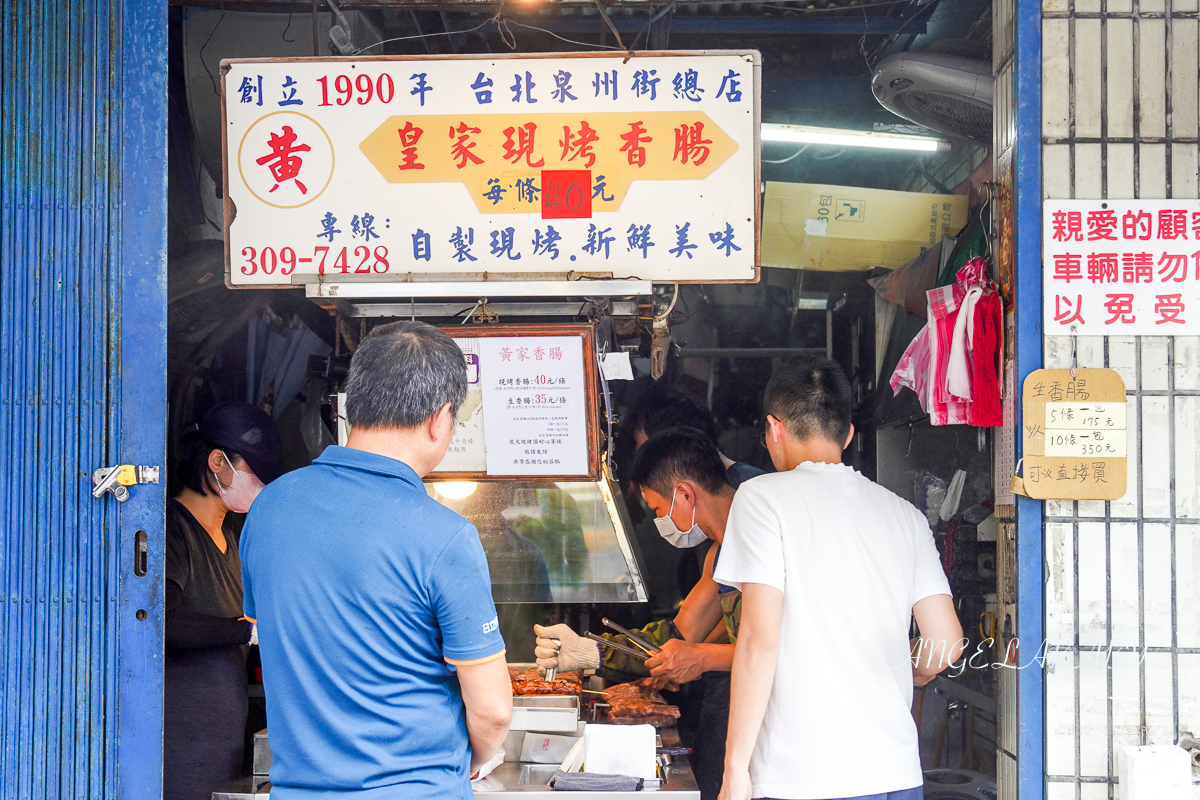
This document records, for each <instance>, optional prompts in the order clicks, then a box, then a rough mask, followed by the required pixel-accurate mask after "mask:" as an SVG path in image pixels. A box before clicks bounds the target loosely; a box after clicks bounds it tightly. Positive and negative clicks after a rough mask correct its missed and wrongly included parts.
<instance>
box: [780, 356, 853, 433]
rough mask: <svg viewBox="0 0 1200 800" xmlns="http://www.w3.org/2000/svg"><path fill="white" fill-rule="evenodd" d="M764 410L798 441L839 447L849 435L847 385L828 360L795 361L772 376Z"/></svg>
mask: <svg viewBox="0 0 1200 800" xmlns="http://www.w3.org/2000/svg"><path fill="white" fill-rule="evenodd" d="M763 410H764V411H765V412H766V413H767V414H770V415H771V416H773V417H775V418H776V419H777V420H779V421H780V422H782V423H783V424H784V426H785V427H786V428H787V430H788V432H789V433H790V434H791V435H792V436H795V437H796V438H797V439H799V440H800V441H805V440H809V439H817V438H821V439H828V440H830V441H831V442H837V443H838V444H839V445H840V444H843V443H844V442H845V441H846V435H847V434H849V433H850V381H848V380H847V379H846V373H844V372H842V368H841V367H839V366H838V365H837V363H836V362H834V361H831V360H830V359H828V358H820V359H814V358H804V357H801V358H794V359H792V360H791V361H788V362H786V363H785V364H783V366H781V367H780V368H779V369H777V370H775V373H774V374H773V375H771V380H770V381H768V382H767V390H766V392H765V393H764V395H763Z"/></svg>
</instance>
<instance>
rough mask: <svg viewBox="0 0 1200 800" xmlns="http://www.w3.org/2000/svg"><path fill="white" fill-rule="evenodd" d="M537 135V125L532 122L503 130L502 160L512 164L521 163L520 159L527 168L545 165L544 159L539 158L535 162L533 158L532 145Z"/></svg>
mask: <svg viewBox="0 0 1200 800" xmlns="http://www.w3.org/2000/svg"><path fill="white" fill-rule="evenodd" d="M536 135H537V125H536V124H534V123H532V122H526V123H525V124H524V125H520V126H515V127H512V128H505V129H504V158H505V159H506V160H508V161H511V162H512V163H513V164H519V163H521V159H522V158H524V159H525V166H527V167H541V166H544V165H545V164H546V159H544V158H539V159H538V160H537V161H536V162H534V161H532V160H531V159H532V158H533V143H534V138H535V137H536Z"/></svg>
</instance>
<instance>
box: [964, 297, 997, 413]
mask: <svg viewBox="0 0 1200 800" xmlns="http://www.w3.org/2000/svg"><path fill="white" fill-rule="evenodd" d="M1002 306H1003V303H1002V301H1001V300H1000V295H999V294H997V293H996V292H994V291H991V290H988V291H985V292H984V294H983V296H982V297H980V298H979V302H978V303H976V304H975V319H974V336H973V342H972V347H971V406H970V408H969V409H968V411H967V424H968V425H977V426H979V427H992V426H996V425H1003V424H1004V408H1003V406H1002V405H1001V402H1000V375H999V372H998V369H999V361H1000V358H999V356H1000V325H1001V315H1002V313H1003V312H1002V310H1001V309H1002Z"/></svg>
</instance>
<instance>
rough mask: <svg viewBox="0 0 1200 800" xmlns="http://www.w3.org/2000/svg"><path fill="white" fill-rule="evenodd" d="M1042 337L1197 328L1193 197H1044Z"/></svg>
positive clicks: (1196, 209) (1198, 256) (1198, 213)
mask: <svg viewBox="0 0 1200 800" xmlns="http://www.w3.org/2000/svg"><path fill="white" fill-rule="evenodd" d="M1043 214H1044V218H1043V224H1042V243H1043V253H1044V259H1043V264H1042V275H1043V282H1042V286H1043V292H1042V293H1043V305H1044V314H1043V328H1044V330H1045V332H1046V333H1047V334H1049V335H1063V334H1078V335H1103V336H1175V335H1184V334H1188V335H1194V334H1196V333H1200V201H1197V200H1194V199H1192V200H1047V201H1046V202H1045V204H1044V206H1043Z"/></svg>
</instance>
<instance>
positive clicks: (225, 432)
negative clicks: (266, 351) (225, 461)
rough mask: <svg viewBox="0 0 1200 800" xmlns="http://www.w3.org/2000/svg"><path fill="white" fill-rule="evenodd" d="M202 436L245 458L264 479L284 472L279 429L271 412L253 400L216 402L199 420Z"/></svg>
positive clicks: (264, 480) (209, 441)
mask: <svg viewBox="0 0 1200 800" xmlns="http://www.w3.org/2000/svg"><path fill="white" fill-rule="evenodd" d="M199 428H200V436H201V437H203V438H204V440H205V441H206V442H208V443H209V444H211V445H214V446H216V447H220V448H222V449H224V450H232V451H233V452H235V453H237V454H238V455H240V456H241V457H242V458H244V459H245V460H246V463H247V464H248V465H249V466H250V469H252V470H254V474H255V475H257V476H258V479H259V480H260V481H262V482H263V483H270V482H271V481H273V480H275V479H276V478H278V477H279V476H280V475H281V474H282V473H283V465H282V464H280V463H279V432H278V431H277V430H275V423H274V422H273V421H272V420H271V416H270V415H269V414H268V413H267V412H265V411H263V410H262V409H261V408H259V407H258V406H256V405H253V404H252V403H243V402H241V401H240V400H229V401H226V402H224V403H220V404H218V405H215V406H213V407H212V408H211V409H209V412H208V413H207V414H205V415H204V419H203V420H201V421H200V426H199Z"/></svg>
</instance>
